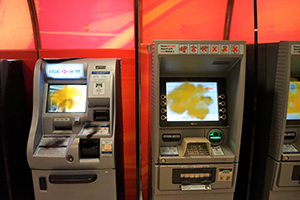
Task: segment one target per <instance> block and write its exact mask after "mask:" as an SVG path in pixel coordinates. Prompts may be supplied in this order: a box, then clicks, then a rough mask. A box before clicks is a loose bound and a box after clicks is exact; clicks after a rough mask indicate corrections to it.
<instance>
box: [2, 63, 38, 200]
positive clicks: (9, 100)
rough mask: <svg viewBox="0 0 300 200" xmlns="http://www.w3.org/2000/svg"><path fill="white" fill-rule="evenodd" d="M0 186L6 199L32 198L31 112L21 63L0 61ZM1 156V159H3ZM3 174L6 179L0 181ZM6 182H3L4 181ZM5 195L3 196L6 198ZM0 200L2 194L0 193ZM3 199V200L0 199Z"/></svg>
mask: <svg viewBox="0 0 300 200" xmlns="http://www.w3.org/2000/svg"><path fill="white" fill-rule="evenodd" d="M0 87H1V91H0V98H1V102H0V128H1V145H0V146H1V148H2V153H3V154H1V156H0V158H1V160H0V163H1V164H0V168H2V167H3V166H4V167H5V168H4V171H2V170H1V171H2V172H1V179H0V182H1V186H2V185H3V184H6V186H4V187H3V188H2V187H1V189H0V191H2V190H3V189H8V192H9V198H7V199H14V200H15V199H34V193H33V183H32V177H31V170H30V168H29V166H28V164H27V157H26V152H27V139H28V134H29V128H30V121H31V116H30V111H29V106H28V101H27V98H28V97H27V94H26V88H25V80H24V74H23V63H22V61H20V60H19V61H16V60H14V61H6V60H1V64H0ZM2 155H3V156H2ZM2 173H4V174H5V175H6V178H4V179H2V176H3V174H2ZM5 180H6V181H5ZM5 193H6V192H4V194H3V196H6V194H5ZM0 197H1V199H2V192H1V194H0ZM3 199H6V198H3Z"/></svg>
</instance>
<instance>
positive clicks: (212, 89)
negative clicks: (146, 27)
mask: <svg viewBox="0 0 300 200" xmlns="http://www.w3.org/2000/svg"><path fill="white" fill-rule="evenodd" d="M245 57H246V43H245V42H244V41H184V40H182V41H178V40H155V41H154V42H153V66H152V138H151V139H152V145H151V148H152V150H151V161H150V162H149V163H150V165H151V166H150V168H151V170H150V171H151V176H150V177H151V188H150V192H149V194H150V198H151V199H155V200H167V199H172V200H179V199H180V200H182V199H185V198H186V199H189V200H196V199H202V200H210V199H214V200H216V199H220V200H221V199H222V200H232V199H233V194H234V191H235V183H236V177H237V172H238V162H239V150H240V140H241V131H242V119H243V106H244V87H245Z"/></svg>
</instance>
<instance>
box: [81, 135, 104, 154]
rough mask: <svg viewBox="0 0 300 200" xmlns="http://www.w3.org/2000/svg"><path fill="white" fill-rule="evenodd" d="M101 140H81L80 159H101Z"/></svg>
mask: <svg viewBox="0 0 300 200" xmlns="http://www.w3.org/2000/svg"><path fill="white" fill-rule="evenodd" d="M99 144H100V140H99V139H80V142H79V152H80V154H79V155H80V158H100V146H99Z"/></svg>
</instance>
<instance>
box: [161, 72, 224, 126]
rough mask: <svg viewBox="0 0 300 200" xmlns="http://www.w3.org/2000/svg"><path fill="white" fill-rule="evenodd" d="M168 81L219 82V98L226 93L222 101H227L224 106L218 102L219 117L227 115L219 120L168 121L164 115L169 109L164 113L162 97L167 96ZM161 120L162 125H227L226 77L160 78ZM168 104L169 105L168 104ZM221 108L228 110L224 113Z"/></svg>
mask: <svg viewBox="0 0 300 200" xmlns="http://www.w3.org/2000/svg"><path fill="white" fill-rule="evenodd" d="M167 82H214V83H217V88H218V99H219V102H220V98H219V96H220V95H222V94H224V95H225V98H224V99H222V101H224V102H225V105H224V106H222V105H220V104H219V102H218V104H219V105H218V108H219V117H220V116H222V115H225V116H226V119H225V120H222V119H219V121H172V122H168V121H167V120H163V119H162V115H164V116H166V117H167V115H168V113H167V109H165V113H162V112H161V110H162V109H164V108H165V106H163V105H162V103H161V102H162V99H161V97H162V96H163V95H165V96H166V83H167ZM159 99H160V101H159V121H160V126H161V127H180V126H183V127H186V126H189V127H197V126H227V125H228V115H227V113H228V111H227V97H226V79H225V78H198V77H173V78H160V93H159ZM166 106H167V105H166ZM221 108H225V110H226V112H225V113H223V112H221V111H220V109H221Z"/></svg>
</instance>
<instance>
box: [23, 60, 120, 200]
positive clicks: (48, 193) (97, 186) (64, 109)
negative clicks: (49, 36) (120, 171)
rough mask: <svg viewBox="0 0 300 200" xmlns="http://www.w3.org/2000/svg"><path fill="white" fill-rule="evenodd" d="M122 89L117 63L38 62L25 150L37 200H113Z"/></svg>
mask: <svg viewBox="0 0 300 200" xmlns="http://www.w3.org/2000/svg"><path fill="white" fill-rule="evenodd" d="M120 87H121V85H120V60H119V59H66V60H53V59H52V60H45V59H39V60H38V61H37V62H36V66H35V70H34V94H33V102H34V105H33V116H32V124H31V129H30V134H29V139H28V146H27V159H28V163H29V165H30V168H31V170H32V179H33V184H34V191H35V198H36V200H53V199H72V200H73V199H74V200H75V199H78V200H82V199H89V200H93V199H95V200H96V199H97V200H99V199H103V200H107V199H112V200H113V199H116V198H117V197H116V194H117V193H116V170H115V169H116V144H115V138H116V137H117V135H118V134H122V132H121V130H118V127H119V126H118V125H119V124H118V123H120V122H119V121H118V120H120V116H119V114H118V113H120V107H118V106H119V105H118V103H117V102H118V101H119V100H120V99H121V96H120V94H121V93H120ZM118 95H119V96H118Z"/></svg>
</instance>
